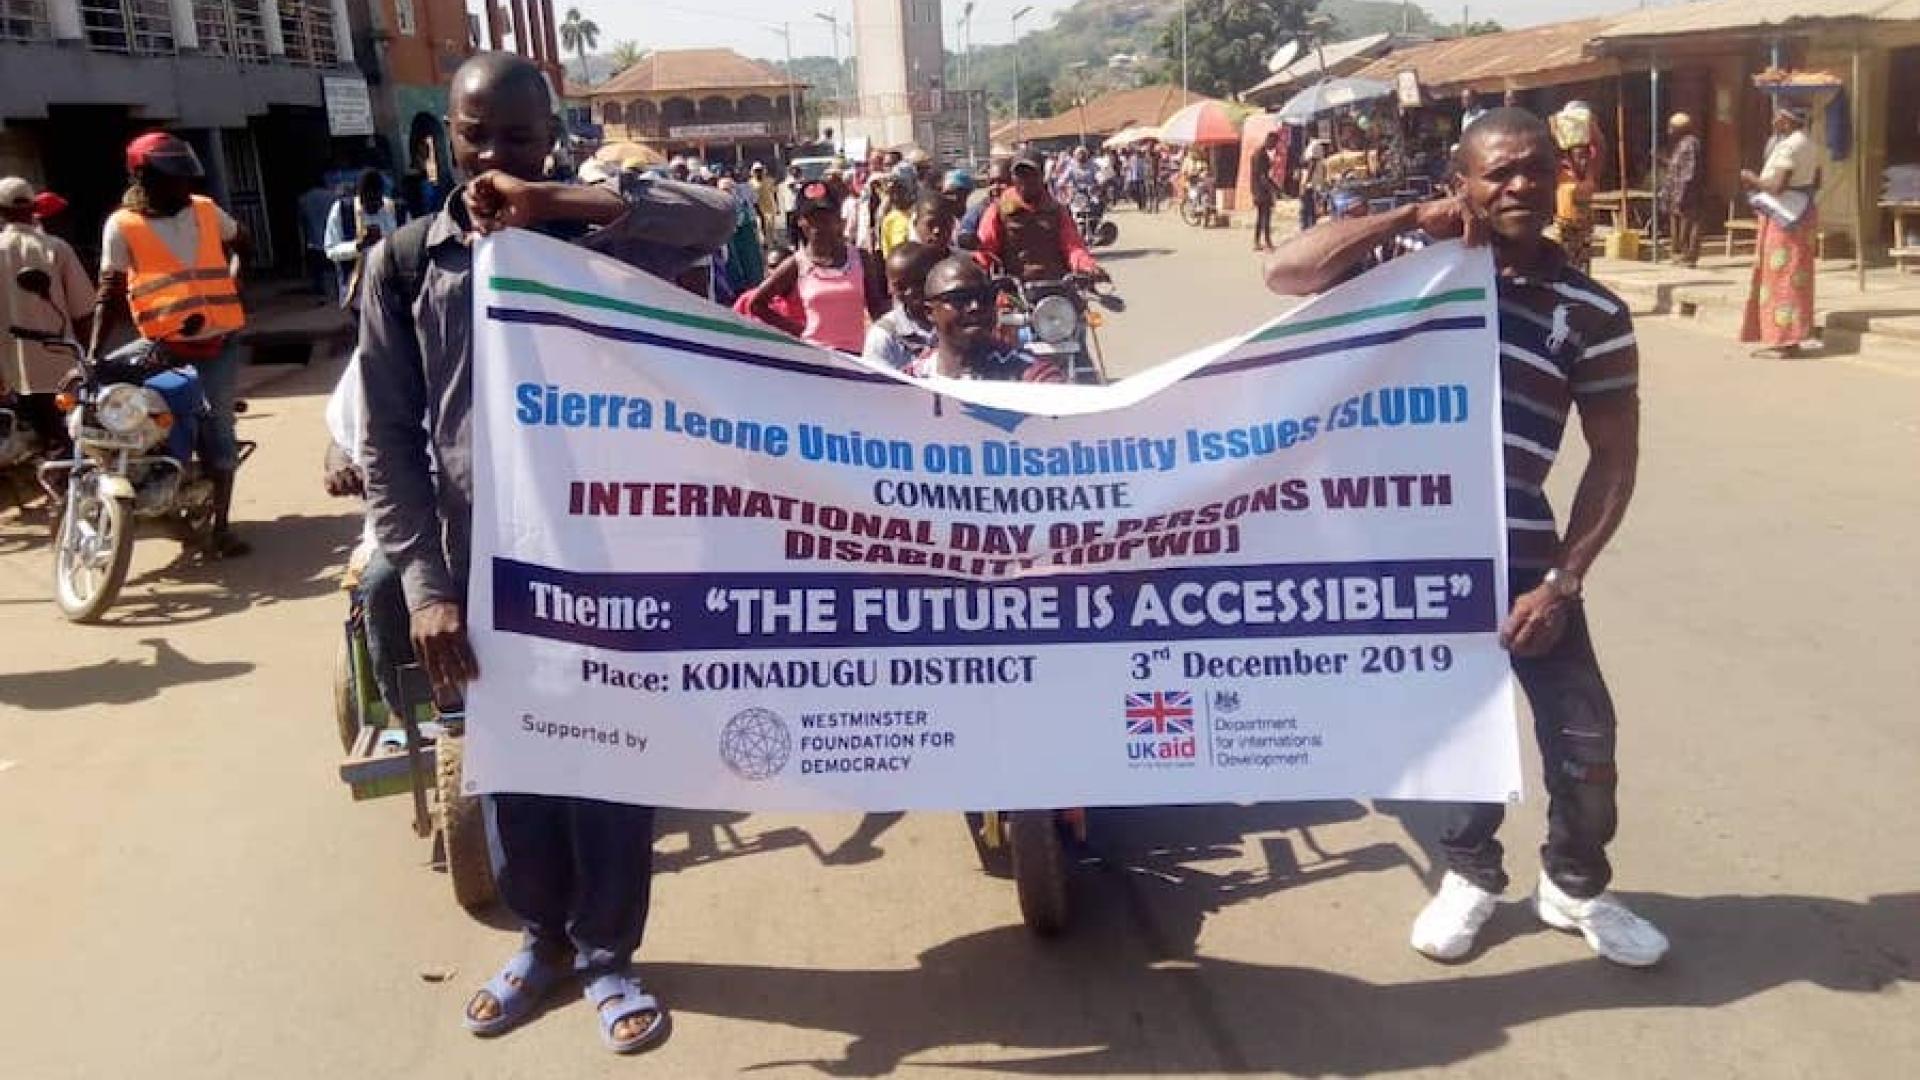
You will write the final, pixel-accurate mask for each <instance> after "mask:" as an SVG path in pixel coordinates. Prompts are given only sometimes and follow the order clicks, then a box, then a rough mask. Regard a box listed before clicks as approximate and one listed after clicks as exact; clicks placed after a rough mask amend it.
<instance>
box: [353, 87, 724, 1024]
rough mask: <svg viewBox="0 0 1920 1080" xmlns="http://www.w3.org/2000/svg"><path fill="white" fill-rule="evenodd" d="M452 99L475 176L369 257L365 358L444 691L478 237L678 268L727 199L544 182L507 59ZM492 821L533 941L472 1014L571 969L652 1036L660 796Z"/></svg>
mask: <svg viewBox="0 0 1920 1080" xmlns="http://www.w3.org/2000/svg"><path fill="white" fill-rule="evenodd" d="M448 112H449V115H448V117H447V125H448V128H449V129H450V130H451V133H452V139H451V142H452V149H453V152H454V157H455V160H456V163H457V164H458V166H459V167H460V169H461V171H462V173H463V174H464V175H465V176H466V177H467V178H468V179H467V182H466V184H465V185H464V186H462V187H461V188H460V189H458V190H457V191H455V192H454V193H453V194H452V195H451V196H450V197H449V198H448V200H447V203H446V206H445V208H444V209H443V210H441V212H440V213H438V214H436V215H433V216H431V217H429V218H426V219H423V220H422V221H420V222H416V223H414V224H410V225H408V226H407V227H406V228H403V229H402V230H401V231H400V232H399V233H397V234H396V235H395V236H393V237H392V238H391V239H389V240H388V241H387V242H386V243H384V244H381V245H380V246H379V247H378V248H376V249H375V250H374V252H373V253H372V254H371V256H370V257H369V259H368V264H367V268H366V274H365V282H364V285H365V293H366V295H365V299H364V303H363V309H362V314H361V328H360V353H361V364H360V366H361V380H362V386H363V389H364V391H365V394H366V416H367V421H366V435H365V445H364V455H365V462H364V464H365V468H366V488H367V504H368V513H369V515H370V516H371V518H372V521H373V526H374V530H375V533H376V535H377V536H378V538H379V541H380V546H381V549H382V551H383V552H384V554H385V556H386V559H387V560H388V561H389V562H390V563H391V564H392V566H393V569H394V571H395V572H396V573H397V574H398V575H399V578H400V582H401V586H402V588H403V590H404V592H405V595H406V602H407V609H408V611H409V612H410V622H411V627H410V630H411V636H412V643H413V647H414V652H415V655H416V656H417V657H418V659H419V661H420V664H421V666H422V667H423V668H424V669H425V670H426V673H427V676H428V678H429V680H430V681H431V682H432V683H433V686H434V693H435V695H436V698H437V699H438V700H440V701H442V702H448V703H450V702H454V701H461V700H464V698H463V695H464V691H465V687H466V684H467V683H469V682H473V681H475V680H477V679H479V678H480V676H481V672H480V670H479V665H478V664H477V663H476V661H475V659H474V655H473V650H472V648H471V646H470V645H469V643H468V640H467V630H466V584H467V570H468V558H469V552H470V537H471V535H472V513H473V509H472V508H473V458H472V441H471V432H472V414H473V379H472V364H473V336H472V333H473V325H472V323H473V303H472V298H473V282H472V265H473V263H472V244H473V242H474V240H475V238H476V237H477V236H480V235H484V234H486V233H491V232H494V231H497V230H499V229H503V228H530V229H537V230H539V231H541V232H545V233H548V234H550V235H554V236H558V237H561V238H563V239H569V240H576V241H578V242H579V243H580V244H581V245H582V246H583V247H588V248H591V249H594V250H597V251H600V252H602V253H605V254H609V255H612V256H614V257H616V258H619V259H622V260H623V261H626V262H628V263H630V264H632V265H635V266H638V267H640V268H642V269H644V270H647V271H649V272H651V273H653V274H656V275H659V276H662V277H667V278H671V277H672V276H674V275H676V274H678V273H680V272H681V271H683V270H685V269H686V267H687V266H689V265H690V264H692V263H693V262H694V261H695V260H697V259H699V258H701V257H703V256H705V255H707V254H709V253H711V252H712V251H714V250H715V249H717V248H719V247H720V246H721V245H722V244H724V243H726V241H727V237H728V234H730V233H731V232H732V230H733V206H732V203H731V201H729V200H728V199H727V197H726V196H724V195H721V194H720V193H719V192H717V191H713V190H710V189H707V188H701V187H693V186H688V185H683V184H674V183H667V182H648V181H635V180H627V181H623V182H621V183H622V185H623V186H619V187H616V186H612V185H610V186H599V187H586V186H579V185H568V184H560V183H550V182H545V181H544V176H545V172H544V170H545V161H546V157H547V153H548V151H549V149H550V148H551V147H552V145H553V143H554V139H555V138H556V137H557V135H558V125H557V124H556V122H555V119H554V115H553V104H552V100H551V96H550V92H549V90H548V88H547V84H546V81H545V79H544V78H542V76H541V74H540V71H539V69H538V68H536V67H535V66H533V65H532V64H531V63H529V62H528V61H527V60H525V59H523V58H521V57H518V56H514V55H511V54H506V53H483V54H481V55H478V56H475V57H473V58H472V59H470V60H468V61H467V62H466V63H465V64H463V65H461V67H460V70H459V71H458V72H456V73H455V74H454V77H453V86H452V88H451V92H450V100H449V110H448ZM413 230H424V237H423V236H421V235H420V234H419V233H418V232H415V231H413ZM487 826H488V839H489V846H490V847H491V849H492V851H493V856H494V876H495V879H496V882H497V884H498V887H499V892H500V897H501V899H502V901H503V902H504V903H505V904H506V906H507V907H508V908H509V909H510V910H511V911H512V912H513V913H514V915H515V916H517V917H518V918H519V919H520V921H521V923H522V925H523V926H524V927H525V928H526V939H525V943H524V945H523V946H522V947H521V949H520V950H519V951H518V952H517V953H516V954H515V955H514V956H513V958H512V959H510V960H509V961H508V962H507V964H506V966H505V967H504V968H502V969H501V971H500V972H499V974H498V975H496V976H495V977H494V978H493V980H492V981H490V982H488V983H487V985H486V986H485V987H484V988H483V989H481V990H480V991H479V992H478V993H476V994H474V996H473V998H472V999H471V1000H470V1001H469V1002H468V1004H467V1007H466V1015H465V1022H466V1026H467V1027H468V1029H469V1030H471V1031H473V1032H474V1033H475V1034H476V1035H483V1036H484V1035H497V1034H500V1033H502V1032H505V1031H506V1030H508V1029H509V1028H511V1027H513V1026H515V1025H516V1024H518V1023H520V1022H521V1021H523V1020H525V1019H527V1018H528V1017H530V1016H531V1015H533V1013H534V1012H535V1011H536V1009H537V1007H538V1005H539V1004H540V1000H541V998H542V997H543V996H544V994H545V992H546V991H547V990H549V989H550V988H551V987H552V986H553V985H554V983H555V982H556V981H558V980H559V979H560V978H561V977H562V976H564V975H565V974H567V973H568V971H569V969H570V968H571V969H572V970H573V971H576V972H578V973H579V974H580V975H581V977H582V981H583V982H584V983H585V985H586V994H587V999H588V1001H589V1002H590V1003H591V1004H592V1005H593V1006H594V1008H595V1010H596V1011H597V1013H598V1018H599V1025H600V1034H601V1037H602V1039H603V1040H604V1041H605V1042H606V1044H607V1045H608V1046H609V1047H610V1048H612V1049H614V1050H615V1051H618V1052H621V1053H626V1052H631V1051H634V1050H639V1049H641V1048H643V1047H645V1046H647V1045H649V1044H651V1043H652V1042H653V1041H654V1040H655V1039H657V1038H658V1037H659V1035H660V1034H661V1033H662V1032H663V1031H664V1030H665V1020H666V1014H665V1013H664V1011H663V1010H662V1009H661V1008H660V1005H659V1003H658V1002H657V1001H656V1000H655V999H654V998H653V996H652V995H650V994H648V993H646V991H645V990H643V989H642V988H641V986H640V984H639V983H638V982H637V981H635V980H634V978H633V977H632V975H631V974H630V971H629V963H630V961H631V958H632V954H633V952H634V950H635V949H636V948H638V947H639V944H640V938H641V932H642V930H643V928H644V926H645V922H646V915H647V903H648V896H649V891H650V883H651V878H652V871H653V851H652V840H653V810H652V808H651V807H639V806H625V805H619V804H614V803H604V802H597V801H593V800H587V799H572V798H554V797H548V796H536V795H499V796H494V797H491V798H489V799H488V801H487Z"/></svg>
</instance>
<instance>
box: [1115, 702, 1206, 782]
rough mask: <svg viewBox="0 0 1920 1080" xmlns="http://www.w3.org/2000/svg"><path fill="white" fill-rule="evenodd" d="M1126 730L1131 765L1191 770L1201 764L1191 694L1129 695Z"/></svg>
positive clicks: (1128, 761)
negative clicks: (1189, 767) (1176, 767)
mask: <svg viewBox="0 0 1920 1080" xmlns="http://www.w3.org/2000/svg"><path fill="white" fill-rule="evenodd" d="M1126 730H1127V764H1129V765H1132V766H1135V767H1138V766H1142V765H1158V766H1191V765H1194V764H1197V763H1198V762H1199V760H1200V750H1199V742H1198V740H1197V738H1196V737H1195V735H1194V733H1193V694H1192V693H1191V692H1189V691H1186V690H1154V691H1150V692H1148V693H1144V694H1128V695H1127V701H1126Z"/></svg>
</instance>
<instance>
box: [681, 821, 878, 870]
mask: <svg viewBox="0 0 1920 1080" xmlns="http://www.w3.org/2000/svg"><path fill="white" fill-rule="evenodd" d="M751 817H752V815H750V814H744V813H738V812H731V811H705V810H662V811H660V815H659V817H658V819H657V820H658V822H659V824H658V825H657V826H656V828H655V830H654V834H655V840H656V842H658V840H659V839H661V838H665V837H670V836H672V835H673V834H674V833H685V834H686V836H687V846H686V847H685V848H683V849H677V850H673V851H667V852H662V853H661V854H659V855H657V856H655V857H654V861H653V866H654V870H655V872H656V873H678V872H679V871H682V870H691V869H693V868H695V867H698V866H705V865H708V864H711V863H716V862H725V861H728V860H731V859H739V858H745V857H747V856H750V855H762V854H766V853H768V852H773V851H786V850H790V849H792V848H804V849H806V850H807V851H808V852H810V853H811V854H812V855H813V857H814V859H815V860H816V861H818V862H819V863H820V864H821V865H822V866H858V865H860V864H862V863H869V862H872V861H874V860H875V859H878V858H880V857H881V856H882V855H884V854H885V852H884V851H882V850H881V849H880V848H879V847H878V846H877V845H876V844H875V843H874V842H875V841H876V840H878V839H879V838H880V836H881V835H882V834H883V833H885V832H886V831H887V830H888V829H891V828H893V827H894V826H895V825H897V824H899V823H900V820H901V819H902V818H904V817H906V815H905V814H898V813H886V814H867V815H864V816H863V817H861V819H860V823H859V824H858V825H856V826H855V827H854V830H853V833H852V834H851V835H849V836H848V837H847V838H846V839H845V840H843V841H841V842H840V844H839V846H838V847H835V848H834V849H833V850H831V851H829V850H827V849H826V848H824V847H822V846H821V845H820V841H818V840H817V839H815V838H814V836H813V834H812V833H810V832H808V831H807V830H805V829H802V828H800V827H798V826H795V825H783V826H780V827H778V828H773V829H766V830H763V831H760V832H748V831H746V829H745V828H744V826H745V823H746V822H747V821H748V820H749V819H750V818H751Z"/></svg>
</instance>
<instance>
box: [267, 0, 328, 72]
mask: <svg viewBox="0 0 1920 1080" xmlns="http://www.w3.org/2000/svg"><path fill="white" fill-rule="evenodd" d="M280 40H281V42H282V43H283V44H284V45H286V47H287V59H288V60H290V61H292V62H294V63H296V64H305V65H307V66H309V67H336V66H338V65H339V63H340V47H339V44H338V43H337V42H336V41H335V40H334V36H333V0H280Z"/></svg>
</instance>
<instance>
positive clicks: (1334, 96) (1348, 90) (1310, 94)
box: [1280, 78, 1393, 124]
mask: <svg viewBox="0 0 1920 1080" xmlns="http://www.w3.org/2000/svg"><path fill="white" fill-rule="evenodd" d="M1392 93H1393V87H1392V86H1391V85H1389V84H1387V83H1383V82H1379V81H1377V80H1374V79H1352V78H1348V79H1325V80H1322V81H1321V82H1317V83H1314V84H1313V85H1312V86H1309V87H1307V88H1306V89H1305V90H1302V91H1300V92H1299V93H1297V94H1295V95H1293V97H1291V98H1289V99H1288V100H1287V103H1286V104H1285V105H1283V106H1281V108H1280V119H1282V120H1284V121H1286V122H1287V123H1289V124H1304V123H1307V122H1309V121H1311V120H1312V119H1313V118H1314V117H1316V116H1319V115H1320V114H1321V113H1324V112H1332V111H1333V110H1335V109H1339V108H1344V107H1346V106H1348V105H1357V104H1359V103H1360V102H1363V101H1372V100H1374V99H1376V98H1383V97H1387V96H1388V95H1390V94H1392Z"/></svg>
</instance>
